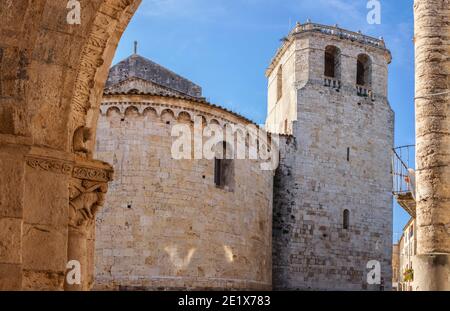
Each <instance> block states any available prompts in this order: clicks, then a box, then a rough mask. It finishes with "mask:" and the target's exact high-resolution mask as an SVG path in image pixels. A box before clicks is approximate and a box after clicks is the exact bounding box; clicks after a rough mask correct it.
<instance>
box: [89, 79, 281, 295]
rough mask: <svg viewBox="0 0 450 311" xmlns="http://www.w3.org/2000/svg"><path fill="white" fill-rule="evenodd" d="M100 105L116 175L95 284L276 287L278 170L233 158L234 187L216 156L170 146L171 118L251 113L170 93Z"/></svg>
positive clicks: (103, 143)
mask: <svg viewBox="0 0 450 311" xmlns="http://www.w3.org/2000/svg"><path fill="white" fill-rule="evenodd" d="M130 83H132V82H130ZM101 109H102V115H101V117H100V120H99V124H98V131H97V148H96V156H97V157H99V158H101V159H103V160H104V161H107V162H109V163H112V164H113V166H114V169H115V172H116V179H115V181H114V182H113V183H112V184H111V188H110V191H109V193H108V196H107V202H106V204H105V208H104V209H103V210H102V211H101V212H100V213H99V214H98V217H97V226H96V228H97V232H96V254H95V255H96V257H95V269H96V272H95V282H96V283H95V285H94V288H96V289H115V290H117V289H123V290H132V289H134V290H139V289H146V290H158V289H171V290H173V289H191V290H192V289H244V290H249V289H259V290H261V289H263V290H267V289H270V288H271V286H272V281H271V277H272V275H271V254H272V246H271V223H272V182H273V172H272V171H262V170H261V169H260V162H259V161H252V160H235V161H234V162H235V190H234V192H229V191H226V190H224V189H219V188H217V187H216V186H215V184H214V161H213V160H205V159H202V160H175V159H173V158H172V154H171V147H172V143H173V140H174V138H172V137H171V129H172V127H173V126H175V125H177V124H182V123H183V124H188V125H189V124H191V122H193V121H194V120H193V118H194V117H195V116H202V117H203V119H204V121H205V122H206V124H210V123H214V122H219V124H220V125H224V124H226V123H234V124H240V125H243V126H245V125H246V124H248V121H247V120H245V119H244V118H242V117H239V116H237V115H235V114H232V113H230V112H227V111H225V110H223V109H221V108H219V107H215V106H212V105H210V104H208V103H206V102H203V101H193V100H190V99H189V98H187V97H186V98H178V97H171V96H167V95H166V96H159V95H152V94H147V95H144V94H142V95H134V94H132V93H131V94H128V95H127V94H122V95H112V94H111V95H105V96H104V99H103V104H102V107H101ZM191 130H192V127H191Z"/></svg>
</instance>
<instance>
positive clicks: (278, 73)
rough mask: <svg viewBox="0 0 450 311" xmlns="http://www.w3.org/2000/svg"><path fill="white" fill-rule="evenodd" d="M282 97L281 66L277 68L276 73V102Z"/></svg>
mask: <svg viewBox="0 0 450 311" xmlns="http://www.w3.org/2000/svg"><path fill="white" fill-rule="evenodd" d="M281 97H283V66H282V65H280V67H278V72H277V101H279V100H280V99H281Z"/></svg>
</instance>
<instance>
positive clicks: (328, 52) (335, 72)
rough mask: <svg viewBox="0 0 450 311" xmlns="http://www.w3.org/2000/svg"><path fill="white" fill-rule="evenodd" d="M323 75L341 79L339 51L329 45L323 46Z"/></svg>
mask: <svg viewBox="0 0 450 311" xmlns="http://www.w3.org/2000/svg"><path fill="white" fill-rule="evenodd" d="M324 75H325V77H328V78H333V79H337V80H340V79H341V51H340V50H339V49H338V48H337V47H335V46H333V45H329V46H327V47H326V48H325V72H324Z"/></svg>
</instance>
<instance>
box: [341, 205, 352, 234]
mask: <svg viewBox="0 0 450 311" xmlns="http://www.w3.org/2000/svg"><path fill="white" fill-rule="evenodd" d="M343 218H344V219H343V223H342V227H343V228H344V229H348V227H349V226H350V211H349V210H348V209H346V210H344V217H343Z"/></svg>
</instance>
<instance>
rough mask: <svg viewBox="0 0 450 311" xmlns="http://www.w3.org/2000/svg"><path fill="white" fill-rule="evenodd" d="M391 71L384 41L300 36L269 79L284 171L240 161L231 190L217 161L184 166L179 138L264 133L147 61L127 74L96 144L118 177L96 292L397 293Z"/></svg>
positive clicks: (308, 27) (312, 28)
mask: <svg viewBox="0 0 450 311" xmlns="http://www.w3.org/2000/svg"><path fill="white" fill-rule="evenodd" d="M390 61H391V55H390V52H389V51H388V50H387V49H386V47H385V45H384V42H383V41H382V40H378V39H374V38H371V37H367V36H364V35H362V34H360V33H353V32H349V31H346V30H343V29H339V28H336V27H327V26H323V25H318V24H312V23H307V24H305V25H300V24H298V25H297V26H296V27H295V29H294V30H293V31H292V32H291V33H290V34H289V36H288V37H287V38H286V39H285V41H284V44H283V46H282V47H281V48H280V49H279V50H278V52H277V54H276V56H275V57H274V59H273V60H272V63H271V64H270V66H269V69H268V70H267V77H268V116H267V121H266V130H267V131H268V132H270V133H272V135H273V136H275V134H279V135H280V139H279V142H278V148H279V150H277V152H278V153H279V156H280V165H279V167H278V169H277V170H276V171H275V170H272V171H265V170H261V167H260V164H261V163H260V162H261V161H258V160H237V159H236V160H233V161H232V166H233V170H232V173H229V174H228V175H227V176H223V177H224V182H225V183H226V184H227V185H226V186H225V187H223V186H218V185H220V184H221V182H220V181H219V182H218V177H217V166H218V164H217V163H216V161H215V160H206V159H198V160H177V159H175V158H174V157H173V153H172V152H173V149H172V148H173V144H174V137H173V132H172V131H173V128H174V126H176V125H185V126H187V127H188V128H190V129H191V130H192V132H195V130H196V125H195V120H196V118H200V119H201V121H202V122H201V124H202V126H209V125H211V124H214V125H218V126H219V127H220V128H223V127H226V125H227V124H233V125H240V126H243V127H245V126H248V125H251V122H250V121H248V120H247V119H245V118H244V117H242V116H239V115H237V114H234V113H232V112H230V111H227V110H225V109H223V108H221V107H218V106H215V105H212V104H210V103H207V102H206V101H205V100H204V98H202V97H201V96H202V95H201V88H200V87H199V86H197V85H195V84H193V83H192V82H190V81H188V80H186V79H184V78H182V77H180V76H178V75H177V74H175V73H173V72H171V71H169V70H167V69H165V68H163V67H161V66H159V65H157V64H155V63H153V62H151V61H149V60H147V59H145V58H143V57H141V56H139V55H137V54H134V55H132V56H131V57H129V58H127V59H126V60H124V61H122V62H120V63H119V64H117V65H116V66H114V67H113V68H112V69H111V70H110V75H109V78H108V81H107V85H106V89H105V92H104V97H103V102H102V106H101V116H100V119H99V124H98V131H97V142H96V156H97V157H98V158H99V159H101V160H103V161H106V162H109V163H112V164H113V166H114V170H115V172H116V173H115V180H114V182H112V183H111V186H110V192H109V194H108V197H107V200H106V203H105V207H104V209H103V210H102V211H100V212H99V215H98V217H97V232H96V262H95V268H96V273H95V288H97V289H125V290H126V289H271V288H274V289H288V290H379V289H381V288H384V289H390V288H391V279H392V270H391V253H392V248H391V241H392V195H391V188H392V179H391V175H390V159H391V158H390V150H391V148H392V145H393V112H392V110H391V108H390V106H389V103H388V100H387V73H388V64H389V63H390ZM237 139H238V138H237ZM233 141H234V138H233ZM247 143H248V142H247V141H246V144H247ZM192 152H194V151H192ZM227 163H229V162H227ZM227 165H228V164H227ZM227 165H226V166H225V167H224V168H223V170H222V171H227V172H230V171H229V169H228V168H227ZM219 171H220V170H219ZM219 175H220V174H219ZM230 176H231V178H230ZM219 177H220V176H219ZM219 179H220V178H219ZM230 180H231V183H229V182H230ZM228 183H229V184H228ZM272 216H273V219H272ZM272 239H273V245H272ZM374 262H375V263H376V265H378V267H379V269H380V272H381V280H380V281H379V282H375V283H373V282H371V281H370V280H368V279H367V275H368V272H369V270H370V269H371V268H373V267H372V266H368V265H369V263H372V264H373V263H374ZM374 267H375V266H374ZM272 277H273V280H272Z"/></svg>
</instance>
